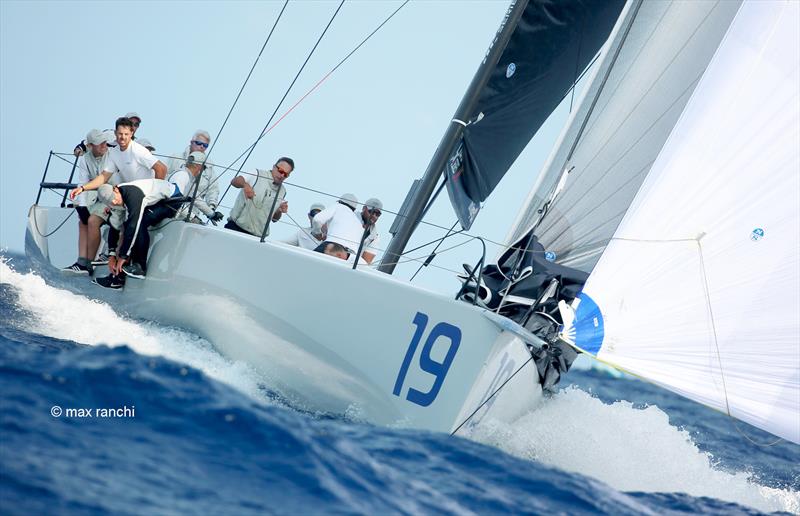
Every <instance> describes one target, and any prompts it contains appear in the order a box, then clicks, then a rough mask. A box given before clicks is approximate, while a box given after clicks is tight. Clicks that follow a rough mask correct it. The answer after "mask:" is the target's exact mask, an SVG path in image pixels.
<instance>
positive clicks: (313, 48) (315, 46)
mask: <svg viewBox="0 0 800 516" xmlns="http://www.w3.org/2000/svg"><path fill="white" fill-rule="evenodd" d="M344 2H345V0H342V1H341V2H340V3H339V6H338V7H337V8H336V11H334V13H333V16H331V19H330V20H328V24H327V25H326V26H325V28H324V29H323V30H322V34H320V35H319V38H317V41H316V43H314V46H313V47H312V48H311V51H310V52H309V53H308V55H307V56H306V59H305V61H303V64H302V65H300V69H299V70H297V73H296V74H295V76H294V79H292V82H291V83H290V84H289V87H288V88H286V92H284V94H283V97H281V100H280V101H279V102H278V105H277V106H275V110H274V111H273V112H272V115H270V117H269V120H267V123H266V124H265V125H264V128H263V129H262V130H261V133H260V134H259V136H258V138H256V141H254V142H253V143H252V145H250V147H249V148H248V150H246V151H245V152H246V153H247V156H245V158H244V160H243V161H242V164H241V165H240V166H239V170H238V171H239V172H241V171H242V168H244V165H245V163H247V160H249V159H250V156H252V155H253V151H254V150H255V149H256V145H258V142H260V141H261V139H262V138H264V136H266V134H267V132H268V130H267V129H268V128H269V126H270V124H271V123H272V119H273V118H275V115H276V114H277V113H278V110H279V109H280V108H281V106H282V105H283V101H284V100H286V97H287V96H289V92H290V91H292V88H293V87H294V85H295V83H296V82H297V79H299V78H300V74H301V73H303V70H304V69H305V67H306V65H307V64H308V62H309V61H310V60H311V56H313V55H314V52H315V51H316V50H317V47H318V46H319V44H320V43H321V42H322V38H324V37H325V34H327V32H328V29H329V28H330V27H331V25H332V24H333V20H334V19H336V16H337V15H338V14H339V11H340V10H341V9H342V6H343V5H344ZM239 159H241V156H239V157H238V158H236V160H235V161H234V162H233V163H236V162H237V161H239ZM230 189H231V185H228V188H226V189H225V193H223V194H222V197H220V202H221V201H222V199H224V198H225V196H226V195H227V194H228V191H229V190H230Z"/></svg>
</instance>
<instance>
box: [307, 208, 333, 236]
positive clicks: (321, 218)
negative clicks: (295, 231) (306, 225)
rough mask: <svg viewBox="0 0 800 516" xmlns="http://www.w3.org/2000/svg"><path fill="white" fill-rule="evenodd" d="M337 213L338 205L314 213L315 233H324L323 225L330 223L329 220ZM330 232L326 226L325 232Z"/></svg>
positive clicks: (312, 225)
mask: <svg viewBox="0 0 800 516" xmlns="http://www.w3.org/2000/svg"><path fill="white" fill-rule="evenodd" d="M335 213H336V205H333V206H331V207H329V208H325V209H324V210H322V211H321V212H319V213H317V214H316V215H314V218H313V219H311V228H312V230H313V233H314V234H315V235H319V234H321V233H323V227H324V226H325V224H327V223H328V221H329V220H331V219H332V218H333V215H334V214H335ZM327 232H328V228H325V230H324V233H327Z"/></svg>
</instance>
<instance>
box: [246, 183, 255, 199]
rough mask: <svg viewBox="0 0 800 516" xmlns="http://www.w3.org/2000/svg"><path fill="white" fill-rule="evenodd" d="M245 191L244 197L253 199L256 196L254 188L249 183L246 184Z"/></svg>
mask: <svg viewBox="0 0 800 516" xmlns="http://www.w3.org/2000/svg"><path fill="white" fill-rule="evenodd" d="M243 190H244V196H245V197H246V198H248V199H252V198H253V197H255V196H256V192H255V191H254V190H253V187H252V186H250V185H249V184H247V183H245V184H244V188H243Z"/></svg>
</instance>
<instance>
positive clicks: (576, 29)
mask: <svg viewBox="0 0 800 516" xmlns="http://www.w3.org/2000/svg"><path fill="white" fill-rule="evenodd" d="M623 3H624V2H623V0H603V1H595V0H569V1H566V0H530V1H529V3H528V5H527V6H526V7H525V10H524V13H523V14H522V17H521V18H520V21H519V23H518V24H517V25H516V27H515V28H514V32H513V34H512V35H511V38H510V40H509V41H508V44H507V45H506V47H505V49H504V50H503V53H502V55H501V56H500V59H499V61H498V62H497V64H496V65H495V66H494V68H493V69H492V71H491V75H490V77H489V80H488V82H487V83H486V85H485V86H484V87H483V88H482V89H481V90H480V91H479V92H478V98H477V101H476V103H475V104H474V108H473V109H472V111H471V112H470V113H468V116H467V117H466V118H465V119H464V120H461V121H459V122H461V123H463V124H465V125H466V126H465V127H464V130H463V134H462V138H461V141H460V143H459V144H457V145H456V147H455V149H454V150H453V151H452V153H451V155H450V159H449V160H448V164H447V166H446V167H445V173H446V174H447V179H448V181H447V185H448V193H449V194H450V199H451V202H453V207H454V209H455V210H456V213H457V215H458V216H459V220H460V222H461V226H462V227H463V228H465V229H468V228H469V227H470V225H471V224H472V222H473V220H474V218H475V216H476V215H477V212H478V209H479V207H480V204H479V203H480V202H481V201H483V200H485V199H486V198H487V197H488V195H489V194H490V193H491V192H492V190H493V189H494V188H495V186H497V184H498V183H499V182H500V180H501V179H502V177H503V175H505V173H506V172H507V171H508V169H509V168H510V167H511V165H512V164H513V163H514V160H516V159H517V157H518V156H519V154H520V153H521V152H522V150H523V149H524V148H525V146H526V145H527V144H528V142H529V141H530V139H531V138H532V137H533V135H534V134H535V133H536V131H538V130H539V128H540V127H541V125H542V124H543V123H544V121H545V120H546V119H547V117H548V116H550V113H552V112H553V110H554V109H555V108H556V107H557V106H558V104H559V103H560V102H561V100H562V99H563V98H564V95H566V93H567V92H568V91H569V89H570V88H571V87H572V84H573V82H574V80H575V78H576V75H577V74H578V73H580V72H581V70H583V69H584V68H585V67H586V66H587V64H588V63H589V61H590V60H591V58H592V57H593V56H594V55H595V54H596V53H597V51H598V49H599V48H600V46H601V45H602V44H603V43H604V42H605V41H606V39H607V38H608V35H609V33H610V32H611V29H612V27H613V26H614V23H615V21H616V20H617V17H618V16H619V13H620V11H621V10H622V6H623Z"/></svg>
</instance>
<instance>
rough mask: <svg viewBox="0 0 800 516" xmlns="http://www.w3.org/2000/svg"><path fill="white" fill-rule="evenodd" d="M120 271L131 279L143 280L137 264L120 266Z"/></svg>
mask: <svg viewBox="0 0 800 516" xmlns="http://www.w3.org/2000/svg"><path fill="white" fill-rule="evenodd" d="M122 271H123V272H124V273H125V274H127V275H128V276H130V277H131V278H136V279H144V270H143V269H142V266H141V265H139V264H138V263H126V264H125V265H123V266H122Z"/></svg>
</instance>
